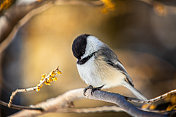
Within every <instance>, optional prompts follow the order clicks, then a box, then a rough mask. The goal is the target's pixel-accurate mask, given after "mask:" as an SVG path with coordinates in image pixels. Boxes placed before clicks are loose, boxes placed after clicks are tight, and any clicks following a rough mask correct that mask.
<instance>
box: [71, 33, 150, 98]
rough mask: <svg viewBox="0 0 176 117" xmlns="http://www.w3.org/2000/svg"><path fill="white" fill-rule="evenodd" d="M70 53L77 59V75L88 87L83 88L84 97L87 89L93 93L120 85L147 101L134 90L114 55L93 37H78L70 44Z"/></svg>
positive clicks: (84, 35) (85, 35)
mask: <svg viewBox="0 0 176 117" xmlns="http://www.w3.org/2000/svg"><path fill="white" fill-rule="evenodd" d="M72 51H73V55H74V56H75V57H76V58H77V59H78V61H77V69H78V72H79V75H80V77H81V78H82V80H84V81H85V83H86V84H88V85H89V86H88V87H87V88H85V90H84V95H85V92H86V90H87V89H92V93H93V92H94V91H95V90H97V89H98V90H100V89H101V88H110V87H115V86H119V85H122V86H125V87H127V88H128V89H129V90H130V91H131V92H132V93H133V94H134V95H135V96H136V97H138V98H139V99H142V100H147V99H146V98H145V97H144V96H143V95H142V94H141V93H140V92H139V91H138V90H136V89H135V88H134V85H133V83H132V79H131V78H130V76H129V75H128V73H127V71H126V69H125V68H124V66H123V65H122V63H121V62H120V61H119V60H118V58H117V56H116V54H115V53H114V52H113V51H112V50H111V49H110V48H109V47H108V45H106V44H104V43H103V42H102V41H100V40H99V39H98V38H96V37H95V36H92V35H89V34H82V35H80V36H78V37H77V38H76V39H75V40H74V42H73V44H72Z"/></svg>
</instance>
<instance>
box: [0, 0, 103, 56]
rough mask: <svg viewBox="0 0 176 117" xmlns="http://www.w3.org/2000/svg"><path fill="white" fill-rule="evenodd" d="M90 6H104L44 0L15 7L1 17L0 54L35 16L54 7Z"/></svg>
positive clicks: (72, 0)
mask: <svg viewBox="0 0 176 117" xmlns="http://www.w3.org/2000/svg"><path fill="white" fill-rule="evenodd" d="M63 4H67V5H75V4H81V5H90V6H102V5H103V3H102V2H101V1H100V0H95V1H85V0H43V1H41V2H33V3H30V4H24V5H23V4H22V5H14V6H12V7H10V8H9V9H8V10H7V11H6V12H5V13H4V15H2V16H0V53H2V52H3V51H4V50H5V49H6V48H7V47H8V45H9V44H10V43H11V42H12V40H13V39H14V36H15V35H16V33H17V32H18V30H19V28H20V27H22V26H23V25H24V24H25V23H26V22H27V21H29V20H30V19H31V18H32V17H33V16H35V15H37V14H39V13H41V12H43V11H45V10H47V9H49V8H50V7H52V6H53V5H63Z"/></svg>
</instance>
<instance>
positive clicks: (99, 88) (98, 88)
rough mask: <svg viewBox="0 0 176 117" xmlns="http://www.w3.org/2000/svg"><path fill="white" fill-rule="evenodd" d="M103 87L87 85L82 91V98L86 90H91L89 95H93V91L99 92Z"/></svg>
mask: <svg viewBox="0 0 176 117" xmlns="http://www.w3.org/2000/svg"><path fill="white" fill-rule="evenodd" d="M103 86H104V85H102V86H100V87H95V88H94V87H93V86H92V85H89V86H88V87H86V88H85V89H84V93H83V94H84V96H86V94H85V93H86V91H87V90H88V89H91V95H93V92H94V91H96V90H101V88H102V87H103Z"/></svg>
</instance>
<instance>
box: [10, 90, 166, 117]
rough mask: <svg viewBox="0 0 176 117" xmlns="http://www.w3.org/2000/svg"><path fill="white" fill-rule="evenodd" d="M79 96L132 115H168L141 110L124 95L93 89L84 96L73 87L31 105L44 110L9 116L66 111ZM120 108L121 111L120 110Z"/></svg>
mask: <svg viewBox="0 0 176 117" xmlns="http://www.w3.org/2000/svg"><path fill="white" fill-rule="evenodd" d="M81 98H87V99H93V100H101V101H105V102H110V103H113V104H116V105H118V106H119V107H120V108H121V109H122V110H124V111H125V112H127V113H128V114H130V115H132V116H142V117H149V116H150V117H167V116H168V115H167V114H165V113H163V114H162V113H155V112H148V111H144V110H141V109H139V108H137V107H136V106H134V105H133V104H131V103H129V102H128V101H127V100H126V99H125V97H124V96H122V95H120V94H115V93H110V92H105V91H95V92H94V93H93V95H91V90H87V92H86V96H84V95H83V89H82V88H81V89H74V90H71V91H68V92H66V93H65V94H63V95H60V96H58V97H56V98H53V99H49V100H47V101H46V102H42V103H39V104H37V105H33V106H32V107H40V108H43V109H44V111H37V110H22V111H20V112H18V113H16V114H14V115H11V117H21V116H23V117H25V116H28V117H33V116H38V115H41V114H45V113H47V112H64V111H65V112H66V110H64V111H62V110H63V109H67V108H68V104H69V103H70V102H72V101H74V100H78V99H81ZM122 110H121V111H122Z"/></svg>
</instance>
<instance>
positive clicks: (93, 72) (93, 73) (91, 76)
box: [77, 57, 104, 87]
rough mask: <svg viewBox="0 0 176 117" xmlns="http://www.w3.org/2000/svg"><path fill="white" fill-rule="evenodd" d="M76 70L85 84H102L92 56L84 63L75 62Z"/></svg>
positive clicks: (96, 85) (97, 85)
mask: <svg viewBox="0 0 176 117" xmlns="http://www.w3.org/2000/svg"><path fill="white" fill-rule="evenodd" d="M77 68H78V72H79V75H80V77H81V79H82V80H83V81H85V83H86V84H88V85H92V86H93V87H100V86H102V85H104V83H103V80H102V78H101V76H100V74H99V73H98V71H97V65H96V64H95V63H94V57H92V58H90V59H89V60H88V61H87V62H86V63H85V64H82V65H79V64H77Z"/></svg>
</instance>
